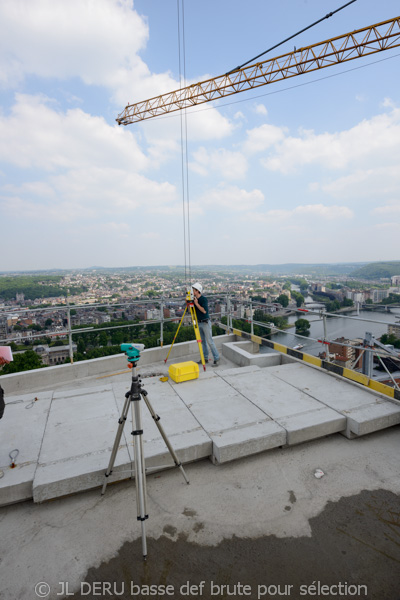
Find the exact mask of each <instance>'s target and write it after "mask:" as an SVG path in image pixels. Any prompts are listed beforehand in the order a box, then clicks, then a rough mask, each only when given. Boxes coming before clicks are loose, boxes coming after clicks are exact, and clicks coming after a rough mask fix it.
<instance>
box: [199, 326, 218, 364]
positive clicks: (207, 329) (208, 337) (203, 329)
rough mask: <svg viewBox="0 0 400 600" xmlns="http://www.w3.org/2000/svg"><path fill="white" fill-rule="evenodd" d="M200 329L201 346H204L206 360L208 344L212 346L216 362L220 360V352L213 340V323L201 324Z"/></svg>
mask: <svg viewBox="0 0 400 600" xmlns="http://www.w3.org/2000/svg"><path fill="white" fill-rule="evenodd" d="M199 329H200V335H201V345H202V346H203V354H204V360H206V361H207V360H208V346H207V344H208V345H209V346H210V350H211V352H212V355H213V357H214V360H219V354H218V350H217V348H216V346H215V344H214V340H213V339H212V329H211V321H207V322H206V323H201V322H199Z"/></svg>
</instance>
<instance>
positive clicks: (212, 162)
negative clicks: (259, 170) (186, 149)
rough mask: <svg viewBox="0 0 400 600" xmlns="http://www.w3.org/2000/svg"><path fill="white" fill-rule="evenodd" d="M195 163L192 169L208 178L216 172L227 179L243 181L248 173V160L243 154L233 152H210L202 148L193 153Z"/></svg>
mask: <svg viewBox="0 0 400 600" xmlns="http://www.w3.org/2000/svg"><path fill="white" fill-rule="evenodd" d="M193 157H194V162H191V163H190V168H191V169H192V170H193V171H194V172H196V173H199V174H200V175H203V176H207V175H209V174H210V172H212V171H215V172H217V173H218V174H219V176H221V177H226V178H227V179H243V177H244V176H245V175H246V172H247V160H246V158H245V157H244V156H243V154H242V153H241V152H231V151H229V150H225V149H224V148H220V149H219V150H214V151H212V152H208V151H207V150H206V148H204V146H201V147H200V148H199V149H198V150H197V151H196V152H194V153H193Z"/></svg>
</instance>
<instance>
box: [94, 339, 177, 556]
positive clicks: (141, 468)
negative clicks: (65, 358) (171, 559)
mask: <svg viewBox="0 0 400 600" xmlns="http://www.w3.org/2000/svg"><path fill="white" fill-rule="evenodd" d="M143 348H144V345H143V344H121V351H122V352H125V354H126V355H127V357H128V366H129V367H130V368H131V369H132V384H131V389H130V390H129V392H126V394H125V404H124V408H123V409H122V413H121V417H120V419H119V420H118V424H119V425H118V430H117V435H116V436H115V441H114V446H113V449H112V452H111V458H110V462H109V465H108V468H107V471H106V472H105V480H104V484H103V487H102V490H101V495H102V496H103V495H104V493H105V491H106V487H107V483H108V478H109V477H110V475H111V473H112V470H113V466H114V462H115V457H116V455H117V452H118V448H119V445H120V441H121V436H122V431H123V429H124V425H125V422H126V419H127V415H128V410H129V404H131V408H132V436H133V440H134V441H133V447H134V462H135V484H136V505H137V519H138V521H140V522H141V526H142V551H143V560H146V557H147V542H146V527H145V521H146V519H148V518H149V515H148V514H147V490H146V469H145V459H144V452H143V428H142V415H141V410H140V400H141V398H143V400H144V401H145V403H146V406H147V408H148V409H149V412H150V414H151V416H152V418H153V420H154V422H155V424H156V425H157V428H158V431H159V432H160V434H161V437H162V438H163V440H164V442H165V444H166V446H167V448H168V450H169V453H170V455H171V456H172V459H173V461H174V463H175V466H176V467H179V469H180V470H181V473H182V475H183V477H184V479H185V481H186V483H189V479H188V478H187V477H186V473H185V471H184V470H183V467H182V463H181V462H179V459H178V457H177V455H176V453H175V451H174V449H173V448H172V446H171V444H170V442H169V440H168V438H167V436H166V434H165V431H164V429H163V427H162V425H161V423H160V417H159V416H158V415H157V414H156V413H155V412H154V410H153V407H152V406H151V404H150V400H149V398H148V395H147V392H146V390H144V389H143V388H142V384H141V381H140V379H139V377H138V376H137V372H136V365H137V362H138V360H139V358H140V351H141V350H143Z"/></svg>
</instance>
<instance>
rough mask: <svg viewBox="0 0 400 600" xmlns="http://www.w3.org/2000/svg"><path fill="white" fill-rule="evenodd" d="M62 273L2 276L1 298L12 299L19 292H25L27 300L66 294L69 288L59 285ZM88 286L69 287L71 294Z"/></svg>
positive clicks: (77, 292)
mask: <svg viewBox="0 0 400 600" xmlns="http://www.w3.org/2000/svg"><path fill="white" fill-rule="evenodd" d="M61 279H62V277H61V276H60V275H40V276H38V275H17V276H15V277H10V276H4V277H0V298H2V299H3V300H11V299H13V298H15V296H16V295H17V294H21V293H22V294H24V296H25V299H26V300H36V299H37V298H55V297H56V296H66V295H67V293H68V290H67V288H64V287H61V286H59V285H57V284H58V283H59V282H60V281H61ZM86 291H87V287H86V286H79V287H73V288H69V292H70V293H71V294H79V293H81V292H86Z"/></svg>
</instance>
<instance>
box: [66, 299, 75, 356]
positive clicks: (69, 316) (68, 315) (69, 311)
mask: <svg viewBox="0 0 400 600" xmlns="http://www.w3.org/2000/svg"><path fill="white" fill-rule="evenodd" d="M67 302H68V299H67ZM67 320H68V343H69V358H70V361H71V365H73V364H74V351H73V349H72V329H71V309H70V307H69V303H68V309H67Z"/></svg>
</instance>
